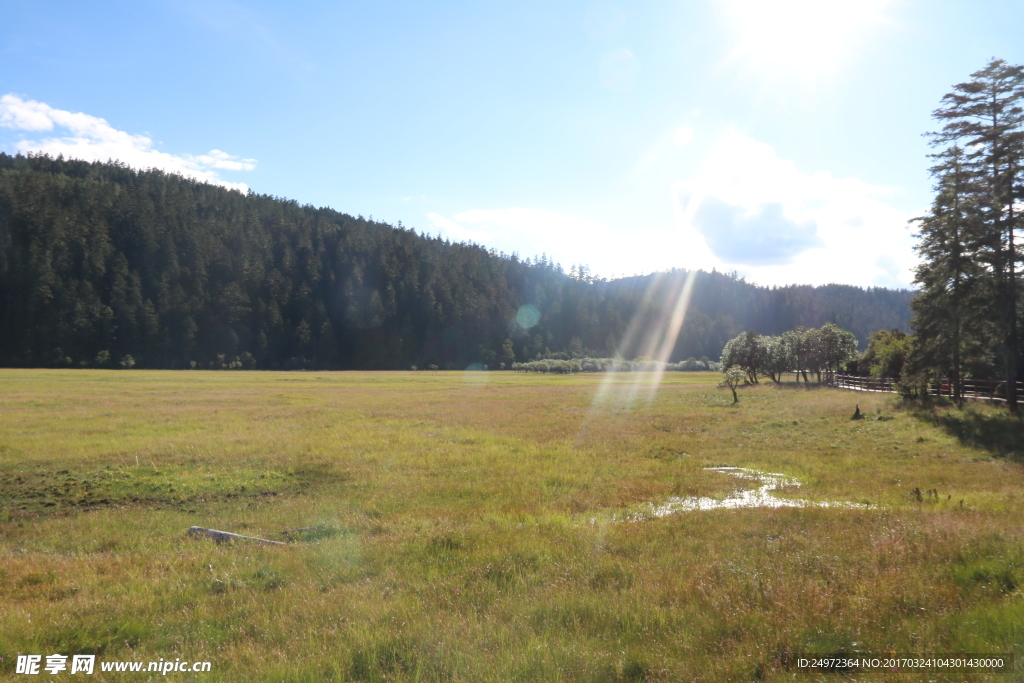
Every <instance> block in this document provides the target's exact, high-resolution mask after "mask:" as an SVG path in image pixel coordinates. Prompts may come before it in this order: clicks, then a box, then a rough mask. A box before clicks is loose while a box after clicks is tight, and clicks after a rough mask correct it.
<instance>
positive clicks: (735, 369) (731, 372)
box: [718, 365, 747, 405]
mask: <svg viewBox="0 0 1024 683" xmlns="http://www.w3.org/2000/svg"><path fill="white" fill-rule="evenodd" d="M746 380H747V373H746V372H745V371H744V370H743V368H741V367H739V366H738V365H733V366H732V367H729V368H725V369H723V370H722V381H721V382H719V383H718V387H719V388H720V389H724V388H726V387H728V388H729V389H730V390H731V391H732V402H733V405H736V404H737V403H739V402H740V397H739V396H737V395H736V387H738V386H740V385H741V384H743V383H744V382H746Z"/></svg>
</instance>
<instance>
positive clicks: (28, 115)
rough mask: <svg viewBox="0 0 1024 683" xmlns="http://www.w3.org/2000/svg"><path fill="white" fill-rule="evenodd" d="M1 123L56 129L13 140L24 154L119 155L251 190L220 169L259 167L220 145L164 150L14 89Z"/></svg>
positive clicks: (29, 129) (28, 129)
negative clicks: (197, 151)
mask: <svg viewBox="0 0 1024 683" xmlns="http://www.w3.org/2000/svg"><path fill="white" fill-rule="evenodd" d="M0 127H2V128H8V129H11V130H16V131H22V132H25V133H56V135H52V136H48V137H44V138H41V139H22V140H18V141H17V142H15V143H14V144H13V147H14V150H15V151H17V152H20V153H23V154H27V153H29V152H35V153H43V154H48V155H50V156H54V157H56V156H59V155H63V156H65V157H68V158H75V159H83V160H85V161H109V160H116V161H120V162H122V163H125V164H127V165H129V166H131V167H133V168H140V169H147V168H158V169H161V170H163V171H167V172H168V173H178V174H181V175H183V176H186V177H189V178H195V179H196V180H200V181H204V182H208V183H213V184H216V185H221V186H223V187H226V188H228V189H231V190H238V191H239V192H247V191H248V190H249V186H248V185H246V184H245V183H233V182H229V181H226V180H223V179H221V177H220V176H219V175H218V173H217V171H218V170H225V171H251V170H253V169H255V168H256V160H255V159H243V158H240V157H237V156H234V155H231V154H228V153H227V152H223V151H221V150H219V149H212V150H210V151H209V152H208V153H206V154H200V155H191V154H184V155H175V154H169V153H167V152H161V151H160V150H158V149H155V148H154V147H153V141H152V139H150V138H149V137H147V136H145V135H137V134H132V133H128V132H125V131H122V130H118V129H116V128H114V127H113V126H111V125H110V124H109V123H108V122H107V121H106V120H105V119H102V118H99V117H96V116H90V115H89V114H84V113H81V112H79V113H75V112H70V111H65V110H63V109H56V108H54V107H51V106H50V105H48V104H46V103H44V102H37V101H35V100H28V99H23V98H21V97H19V96H17V95H14V94H10V93H8V94H6V95H3V96H0Z"/></svg>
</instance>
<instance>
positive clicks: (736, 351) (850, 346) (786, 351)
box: [721, 323, 858, 396]
mask: <svg viewBox="0 0 1024 683" xmlns="http://www.w3.org/2000/svg"><path fill="white" fill-rule="evenodd" d="M857 359H858V354H857V338H856V337H855V336H854V335H853V333H852V332H848V331H847V330H843V329H840V328H839V327H838V326H837V325H834V324H833V323H825V324H824V325H822V326H821V327H820V328H818V329H813V328H811V329H804V328H797V329H795V330H789V331H787V332H785V333H783V334H781V335H777V336H771V335H761V334H758V333H757V332H755V331H754V330H749V331H747V332H744V333H743V334H740V335H737V336H736V337H733V338H732V339H730V340H729V341H728V343H726V345H725V348H724V349H723V350H722V362H721V369H722V371H723V372H724V373H726V376H727V377H728V376H729V372H728V371H729V370H730V369H732V368H738V369H739V370H742V371H743V375H744V381H746V382H747V383H749V384H758V383H759V378H760V377H767V378H769V379H771V380H772V381H773V382H776V383H778V382H781V381H782V376H783V374H785V373H789V372H792V373H795V375H796V381H797V382H798V383H799V382H800V377H801V375H802V376H803V379H804V382H806V383H809V382H810V380H809V379H808V377H807V373H809V372H810V373H813V374H814V375H815V379H816V380H817V382H818V383H819V384H820V383H821V376H822V373H831V372H838V371H842V370H846V369H847V368H848V367H849V365H850V364H851V363H855V362H856V361H857ZM731 388H732V387H731ZM734 396H735V394H734Z"/></svg>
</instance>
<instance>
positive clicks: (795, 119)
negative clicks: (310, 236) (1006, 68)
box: [0, 0, 1024, 286]
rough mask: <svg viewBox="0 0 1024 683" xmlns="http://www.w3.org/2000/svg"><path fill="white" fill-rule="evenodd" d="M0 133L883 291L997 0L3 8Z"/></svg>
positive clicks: (353, 207)
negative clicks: (938, 116) (947, 111)
mask: <svg viewBox="0 0 1024 683" xmlns="http://www.w3.org/2000/svg"><path fill="white" fill-rule="evenodd" d="M3 13H4V21H3V22H0V149H3V150H4V151H7V152H15V151H29V150H44V151H49V152H52V153H58V152H60V153H64V154H65V155H68V156H80V157H85V158H101V159H106V158H108V157H111V156H113V157H116V158H119V159H121V160H123V161H125V162H126V163H129V164H132V165H136V166H160V167H163V168H167V169H170V170H176V171H179V172H184V173H188V174H191V175H194V176H196V177H200V178H204V179H209V180H212V181H216V182H222V183H225V184H228V185H229V186H238V187H241V186H244V187H248V188H251V189H252V190H253V191H255V192H259V193H267V194H272V195H276V196H281V197H288V198H292V199H296V200H298V201H299V202H302V203H310V204H314V205H317V206H331V207H333V208H335V209H338V210H340V211H345V212H348V213H351V214H362V215H364V216H370V215H372V216H373V217H374V218H376V219H378V220H385V221H388V222H391V223H397V222H398V221H401V222H402V223H403V224H404V225H405V226H406V227H414V228H416V229H417V230H420V231H425V232H429V233H431V234H437V233H441V234H444V235H446V236H448V237H450V238H451V239H453V240H472V241H476V242H478V243H481V244H484V245H486V246H489V247H493V248H496V249H498V250H500V251H504V252H506V253H509V252H513V251H515V252H517V253H519V254H520V255H521V256H523V257H526V256H533V255H536V254H540V253H542V252H544V253H547V254H548V255H550V256H551V257H552V258H554V259H555V260H556V261H558V262H560V263H561V264H562V265H563V266H564V267H565V268H566V269H568V268H569V267H570V265H572V264H579V263H584V264H587V265H589V267H590V269H591V271H592V272H593V273H595V274H597V275H601V276H608V277H611V276H616V275H623V274H632V273H639V272H652V271H655V270H662V269H666V268H670V267H687V268H705V269H710V268H712V267H715V268H718V269H719V270H722V269H724V270H729V271H732V270H735V271H738V272H739V273H741V274H743V275H745V276H746V277H748V278H749V279H751V280H754V281H757V282H759V283H762V284H789V283H811V284H822V283H827V282H844V283H850V284H858V285H886V286H898V285H902V286H906V285H908V284H909V283H910V280H911V278H912V275H911V272H910V269H911V268H912V266H913V263H914V255H913V252H912V245H913V238H912V235H911V232H910V231H909V230H908V229H907V228H906V221H907V220H908V219H909V218H911V217H913V216H916V215H919V214H920V213H921V211H923V210H924V209H925V208H926V207H927V205H928V202H929V199H930V185H931V182H930V179H929V177H928V175H927V166H928V161H927V159H926V157H925V155H926V154H927V152H928V147H927V144H926V141H925V140H924V139H923V138H922V137H921V134H922V133H923V132H925V131H927V130H930V129H932V128H933V125H934V124H933V123H932V121H931V120H930V112H931V111H932V110H933V109H934V108H935V107H936V106H937V105H938V103H939V100H940V99H941V97H942V95H943V94H944V93H945V92H947V91H948V90H949V88H950V86H951V85H952V84H954V83H957V82H960V81H963V80H966V79H967V77H968V76H969V74H970V73H971V72H972V71H975V70H977V69H979V68H981V67H982V66H984V64H985V63H986V62H987V60H988V59H989V58H990V57H992V56H997V57H1001V58H1003V59H1006V60H1008V61H1011V62H1014V63H1021V62H1024V41H1022V40H1021V39H1020V28H1019V27H1020V26H1022V25H1024V3H1022V2H1020V1H1019V0H1017V1H1015V2H1009V1H1007V0H979V1H977V2H972V3H964V2H951V1H949V0H835V2H831V3H828V2H816V1H813V0H677V1H676V2H660V1H655V2H640V1H634V2H628V3H627V2H620V3H616V2H610V1H599V2H560V3H550V2H543V3H542V2H521V3H502V2H474V3H454V2H449V3H436V2H433V3H384V2H375V3H339V2H290V3H257V2H235V1H222V0H205V1H203V2H191V1H189V0H176V1H174V2H151V3H116V2H107V3H102V4H100V3H71V2H66V3H52V2H49V3H48V2H35V3H15V2H7V3H5V5H4V10H3Z"/></svg>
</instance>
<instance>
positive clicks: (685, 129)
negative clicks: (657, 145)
mask: <svg viewBox="0 0 1024 683" xmlns="http://www.w3.org/2000/svg"><path fill="white" fill-rule="evenodd" d="M691 140H693V128H691V127H690V126H680V127H679V128H676V132H675V133H673V134H672V141H673V142H675V143H676V146H677V147H685V146H686V145H688V144H690V141H691Z"/></svg>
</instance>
